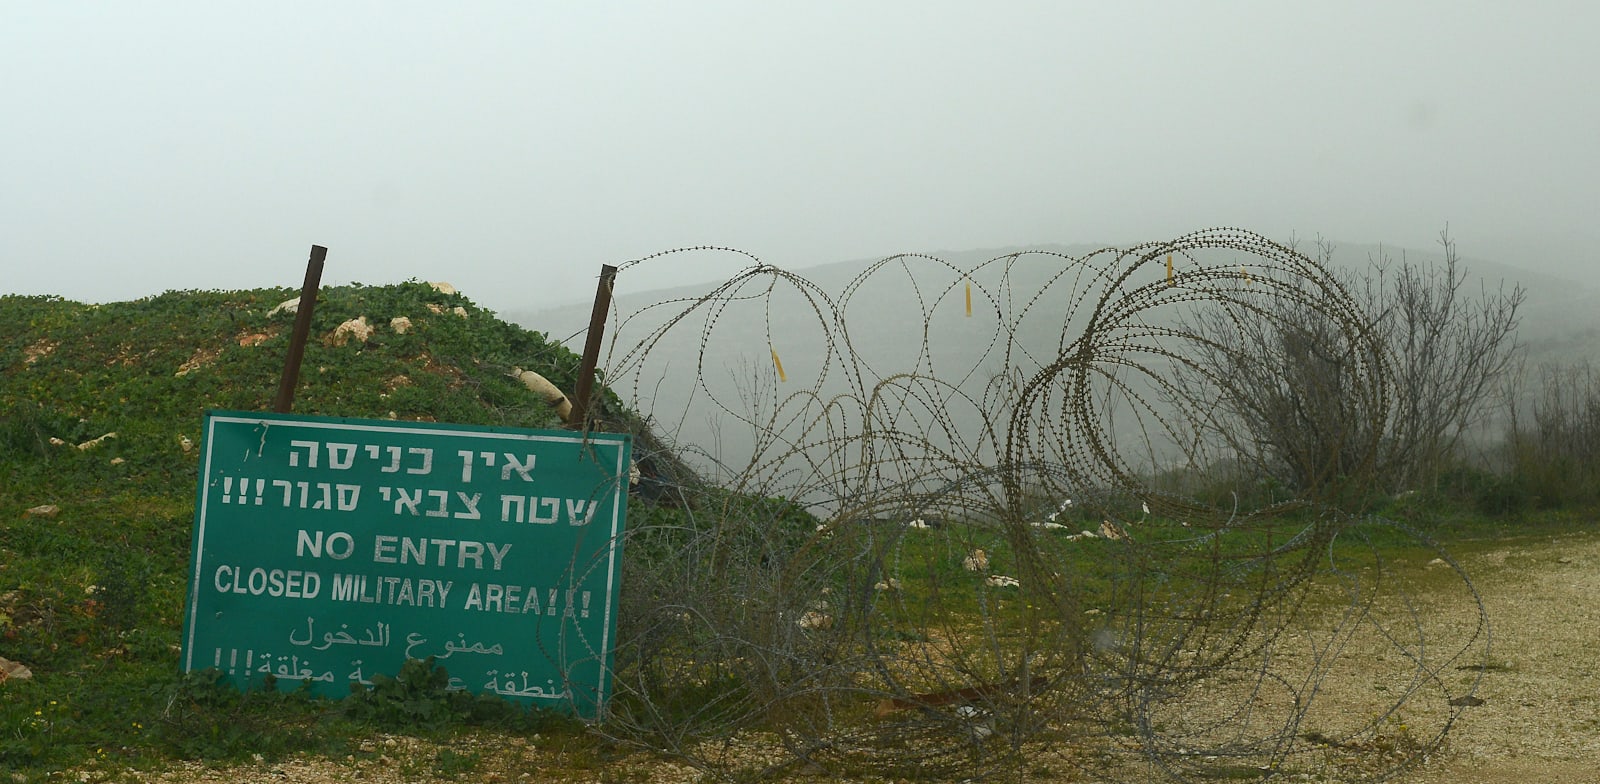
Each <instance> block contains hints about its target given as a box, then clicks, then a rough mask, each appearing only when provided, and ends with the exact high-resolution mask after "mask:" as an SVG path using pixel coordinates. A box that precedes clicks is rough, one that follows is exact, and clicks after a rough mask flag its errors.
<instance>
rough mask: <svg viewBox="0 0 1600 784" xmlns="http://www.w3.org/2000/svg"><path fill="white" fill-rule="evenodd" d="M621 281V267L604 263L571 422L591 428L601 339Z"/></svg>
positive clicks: (579, 369)
mask: <svg viewBox="0 0 1600 784" xmlns="http://www.w3.org/2000/svg"><path fill="white" fill-rule="evenodd" d="M616 283H617V268H616V267H613V266H611V265H610V264H603V265H601V266H600V285H599V287H597V288H596V289H595V292H594V310H592V311H590V313H589V336H588V338H587V339H585V340H584V342H583V364H581V365H579V366H578V378H577V387H578V388H577V389H576V390H575V391H574V394H573V396H572V419H571V421H570V423H569V424H571V425H572V426H573V427H576V428H578V429H580V430H588V429H589V408H590V405H589V404H590V403H591V402H592V400H591V398H592V397H593V395H594V369H595V366H596V365H598V364H599V363H600V341H601V339H602V338H604V337H605V334H606V314H607V313H610V312H611V289H612V288H613V287H615V286H616Z"/></svg>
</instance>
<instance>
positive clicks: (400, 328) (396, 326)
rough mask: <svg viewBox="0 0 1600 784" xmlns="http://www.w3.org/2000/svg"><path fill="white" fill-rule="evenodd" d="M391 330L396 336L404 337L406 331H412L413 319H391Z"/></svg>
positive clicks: (397, 317)
mask: <svg viewBox="0 0 1600 784" xmlns="http://www.w3.org/2000/svg"><path fill="white" fill-rule="evenodd" d="M389 329H392V330H394V332H395V334H396V335H404V334H406V330H409V329H411V319H408V318H406V317H405V316H395V317H394V318H392V319H389Z"/></svg>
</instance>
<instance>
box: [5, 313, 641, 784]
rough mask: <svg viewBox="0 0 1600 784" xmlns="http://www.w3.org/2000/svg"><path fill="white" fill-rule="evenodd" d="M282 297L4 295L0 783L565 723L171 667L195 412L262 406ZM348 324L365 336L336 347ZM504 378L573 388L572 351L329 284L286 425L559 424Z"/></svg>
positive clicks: (392, 687) (471, 702) (189, 513)
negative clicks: (10, 671) (8, 777)
mask: <svg viewBox="0 0 1600 784" xmlns="http://www.w3.org/2000/svg"><path fill="white" fill-rule="evenodd" d="M296 293H297V292H295V291H292V290H289V289H261V290H254V291H233V292H222V291H199V292H194V291H191V292H168V293H166V294H162V295H160V296H156V297H151V298H148V299H143V300H138V301H135V302H122V303H109V304H105V305H84V304H80V303H75V302H68V301H65V300H62V299H59V298H55V297H16V296H6V297H0V657H4V658H6V659H10V660H12V661H15V662H19V663H21V664H24V665H26V666H27V667H29V668H30V669H31V670H32V672H33V676H34V677H33V678H32V679H31V680H11V681H7V682H4V683H3V684H0V692H3V698H0V769H4V770H8V771H17V772H19V773H23V774H26V773H29V772H43V771H48V770H59V769H62V768H67V767H81V766H89V767H95V766H104V767H106V768H107V769H118V768H123V767H128V766H132V767H141V766H146V765H150V764H155V763H157V762H158V761H160V760H163V759H168V758H173V757H179V758H205V759H250V758H252V757H253V755H257V754H261V755H266V756H268V757H273V756H277V755H281V754H284V753H288V752H292V751H297V750H312V751H322V752H326V753H329V754H338V755H340V756H343V755H345V754H347V753H351V749H352V748H354V747H355V746H356V745H358V741H359V739H360V738H363V737H366V736H368V735H370V734H371V733H372V732H373V731H374V730H375V729H385V728H397V727H404V728H406V729H407V730H408V731H410V732H417V733H434V734H437V733H449V732H455V731H458V730H459V728H461V727H465V726H514V727H535V726H540V727H559V726H566V723H565V722H564V720H559V719H555V718H552V717H547V716H540V715H530V714H527V713H523V712H520V711H516V710H512V709H509V708H507V707H506V706H505V704H504V703H502V702H500V701H498V700H489V701H484V700H478V699H476V698H472V697H469V696H468V695H465V694H461V693H454V692H446V691H444V689H443V688H442V686H441V683H442V682H443V681H441V680H440V678H441V676H442V674H443V670H442V669H438V668H433V667H432V666H431V664H429V665H424V663H421V662H417V663H414V664H415V665H416V668H415V669H411V670H408V671H406V672H403V673H401V674H400V677H399V678H398V679H385V680H382V681H380V682H378V683H377V684H376V685H375V686H374V687H373V688H372V689H371V690H370V691H368V692H364V693H360V694H356V695H353V696H352V697H351V698H349V699H347V700H345V701H344V702H342V703H340V702H329V701H326V700H315V699H311V698H309V697H307V696H305V695H302V694H297V693H295V692H294V691H292V690H291V689H289V688H287V687H285V688H283V689H281V690H272V691H266V692H252V693H249V694H240V693H237V692H235V691H233V690H231V689H229V688H225V687H219V686H218V685H217V683H216V677H215V675H214V673H208V672H196V673H190V674H188V675H180V674H179V673H178V671H177V669H178V668H177V661H178V645H179V631H180V627H181V617H182V612H183V601H184V593H185V587H186V584H187V576H186V574H185V571H186V569H187V567H188V564H189V562H190V553H189V548H190V527H191V522H192V519H193V513H194V496H195V484H194V483H195V473H196V470H197V466H196V464H197V460H198V454H199V452H200V449H199V447H200V444H199V441H200V437H201V436H200V427H201V418H202V413H203V412H204V411H205V410H207V409H213V408H216V409H235V410H247V411H248V410H266V409H268V408H269V407H270V404H271V401H272V399H273V396H274V395H275V393H276V391H277V386H278V379H279V376H280V373H281V372H282V369H283V362H284V357H285V355H286V354H287V348H288V343H289V335H290V333H291V332H292V327H293V322H294V316H293V314H291V313H288V312H279V313H277V314H272V315H269V312H270V311H271V310H272V309H273V308H274V306H276V305H278V304H279V303H281V302H284V301H286V300H289V299H291V298H294V297H295V295H296ZM458 308H459V310H457V309H458ZM463 314H464V315H463ZM363 316H364V317H365V318H366V321H367V323H368V324H370V325H372V326H373V327H374V332H373V333H372V335H371V336H370V337H369V338H368V339H367V340H365V341H362V340H359V339H352V340H349V341H348V342H345V343H343V344H339V343H338V342H337V341H335V340H334V339H333V338H332V335H333V333H334V332H335V329H336V328H337V327H338V326H339V325H340V324H341V323H343V322H345V321H347V320H350V319H355V318H358V317H363ZM399 317H404V318H407V319H409V320H410V326H409V328H408V329H405V331H404V332H402V331H401V330H399V329H396V328H395V327H394V326H392V325H391V319H396V318H399ZM519 366H520V367H522V368H526V369H533V370H536V371H537V372H539V373H541V374H543V375H545V376H546V377H547V378H549V379H550V380H551V381H553V382H554V383H555V384H556V385H557V386H558V387H561V388H564V389H571V388H572V381H573V377H574V375H575V374H576V371H577V366H578V357H577V356H576V355H574V354H572V353H571V352H570V351H568V350H566V349H565V348H563V347H562V346H560V345H558V344H556V343H553V342H550V341H548V340H547V339H546V338H545V336H543V335H541V334H539V333H535V332H530V331H528V330H525V329H522V328H520V327H517V326H515V325H511V324H507V323H505V322H503V321H500V320H499V319H497V318H494V316H493V314H492V313H489V312H487V311H484V310H481V309H479V308H478V307H476V306H475V305H474V304H473V303H472V302H471V301H470V300H468V299H466V298H465V297H462V296H459V295H456V294H443V293H440V292H438V291H436V290H435V289H434V288H433V287H431V286H429V285H428V284H425V283H418V282H410V283H403V284H399V285H392V286H362V285H359V284H358V285H351V286H341V287H334V288H327V289H324V290H323V291H322V292H321V296H320V299H319V302H318V305H317V309H316V311H315V316H314V319H313V321H312V328H311V340H310V342H309V345H308V346H307V348H306V353H305V360H304V364H303V366H302V369H301V373H300V384H299V385H298V387H297V394H296V400H295V410H296V411H297V412H299V413H306V414H318V415H328V416H351V417H368V418H396V419H402V420H422V421H448V422H456V423H465V424H478V425H492V426H510V427H553V426H556V425H557V424H558V420H557V417H556V415H555V414H554V413H553V412H552V411H551V410H550V409H549V408H548V407H547V406H546V405H545V404H544V403H543V401H541V400H539V399H538V398H537V396H535V395H532V394H529V393H528V392H527V391H526V390H525V389H524V388H523V387H522V386H521V384H520V383H519V382H518V381H517V380H515V379H512V378H510V377H509V376H508V373H509V372H510V370H511V369H512V368H513V367H519ZM607 402H608V403H610V404H612V405H613V406H614V398H611V399H608V401H607ZM110 434H114V435H110ZM96 439H99V440H98V442H97V443H95V444H94V445H91V446H85V447H83V448H80V447H79V445H81V444H86V443H88V442H91V441H95V440H96ZM41 507H44V508H41ZM52 507H53V508H52ZM30 510H36V511H30ZM574 731H575V730H574ZM471 763H472V759H471V755H454V756H451V757H450V758H449V759H443V758H441V759H440V760H438V764H437V767H438V768H439V769H440V770H441V771H445V772H448V771H450V770H466V769H468V768H470V766H471Z"/></svg>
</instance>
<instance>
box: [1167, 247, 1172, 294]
mask: <svg viewBox="0 0 1600 784" xmlns="http://www.w3.org/2000/svg"><path fill="white" fill-rule="evenodd" d="M1167 285H1168V286H1171V285H1172V254H1171V253H1168V254H1167Z"/></svg>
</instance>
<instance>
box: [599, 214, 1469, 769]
mask: <svg viewBox="0 0 1600 784" xmlns="http://www.w3.org/2000/svg"><path fill="white" fill-rule="evenodd" d="M706 253H711V254H720V255H723V256H730V255H731V256H734V257H742V258H743V260H744V261H748V262H750V263H751V266H749V267H747V268H746V269H744V270H743V271H742V272H740V273H738V274H737V275H735V276H733V277H732V278H730V279H729V280H728V281H727V282H725V283H723V284H722V285H720V286H717V287H715V288H713V289H712V290H710V291H709V292H707V293H705V294H704V295H700V296H695V297H690V298H685V299H678V300H672V301H667V302H658V303H653V304H651V305H649V306H647V307H644V308H640V309H638V310H636V311H631V312H622V311H621V310H620V309H619V310H616V311H614V312H613V313H612V314H611V320H610V322H611V323H610V325H609V327H608V346H609V353H608V355H607V357H606V358H605V362H604V367H605V369H606V370H605V372H606V380H607V383H608V384H609V386H610V387H611V388H612V389H613V390H614V391H616V392H617V393H618V394H619V395H622V396H623V398H624V400H625V402H627V403H628V404H629V405H630V406H631V407H632V408H633V409H634V410H635V411H638V412H641V413H643V414H644V415H645V425H646V427H645V428H642V429H641V434H644V435H646V436H647V437H646V438H645V439H644V440H642V441H641V442H640V443H639V444H638V445H636V453H637V454H636V457H638V458H639V462H640V464H641V467H642V469H643V473H644V477H643V479H642V481H641V483H640V489H639V496H640V497H639V498H638V499H637V500H636V501H635V503H634V505H633V508H632V510H631V511H630V520H629V527H630V531H629V533H628V534H627V539H626V542H625V545H624V553H625V554H626V557H627V562H626V566H625V567H624V582H623V593H622V598H621V605H620V610H619V632H618V645H617V649H616V654H615V662H614V667H613V669H614V689H615V695H616V697H615V699H614V700H613V702H612V706H611V712H610V715H609V717H608V719H607V721H605V722H604V723H603V724H601V725H599V727H598V731H600V732H602V733H605V734H607V735H608V736H610V737H612V738H615V739H617V740H620V741H624V742H628V743H632V744H636V745H638V746H641V747H645V748H649V749H653V750H656V751H661V752H666V753H669V754H673V755H676V756H679V757H681V758H683V759H684V760H687V761H689V762H690V763H692V764H694V765H696V766H698V767H700V768H702V769H703V770H705V771H707V772H709V773H712V774H716V775H718V776H722V777H727V778H745V777H749V776H752V775H762V776H771V775H776V774H782V773H788V772H802V771H808V770H809V771H815V770H821V771H827V772H830V773H836V774H855V773H869V772H870V773H874V774H878V775H883V776H904V777H926V778H952V779H959V778H973V777H978V776H991V775H999V776H1008V777H1013V778H1018V779H1023V778H1030V777H1035V778H1051V777H1052V776H1061V775H1065V774H1068V773H1069V772H1075V773H1079V774H1084V775H1093V776H1095V777H1098V778H1100V779H1102V780H1126V781H1142V780H1146V779H1147V778H1148V777H1149V776H1150V775H1152V774H1153V773H1161V774H1164V775H1166V776H1168V777H1170V778H1171V779H1173V780H1179V781H1192V780H1201V779H1211V778H1216V777H1218V776H1256V775H1266V774H1272V773H1295V772H1300V773H1310V774H1316V775H1318V776H1322V777H1331V778H1336V779H1345V780H1360V781H1376V780H1381V779H1383V778H1385V777H1388V776H1390V775H1392V774H1393V773H1395V772H1397V771H1398V770H1400V769H1402V768H1403V767H1404V766H1405V765H1406V764H1409V763H1411V762H1414V761H1416V760H1419V759H1421V758H1422V757H1423V756H1424V755H1426V754H1427V753H1429V752H1430V751H1431V750H1432V749H1433V748H1435V747H1436V746H1437V745H1438V744H1439V743H1440V741H1441V740H1442V739H1443V738H1444V736H1445V734H1446V733H1447V732H1448V730H1449V728H1450V726H1451V724H1452V723H1453V722H1454V721H1456V720H1457V718H1458V717H1459V716H1460V715H1461V712H1462V710H1463V709H1464V708H1463V705H1464V704H1465V703H1468V702H1470V700H1467V699H1464V698H1467V697H1470V695H1471V694H1472V692H1473V690H1474V689H1475V688H1476V686H1477V680H1478V679H1479V678H1481V677H1482V670H1483V666H1482V665H1483V663H1484V661H1485V659H1486V656H1487V651H1488V644H1489V636H1488V625H1487V618H1486V615H1485V612H1484V608H1483V604H1482V602H1481V600H1480V599H1479V597H1478V594H1477V591H1476V589H1475V588H1474V587H1473V585H1472V583H1471V581H1470V580H1469V579H1468V578H1467V576H1466V574H1465V572H1464V571H1463V570H1462V569H1461V568H1460V567H1459V566H1458V565H1457V564H1456V563H1455V562H1453V561H1451V560H1450V559H1449V557H1448V556H1447V555H1446V554H1445V553H1444V552H1443V550H1442V548H1439V547H1438V546H1437V545H1436V544H1435V543H1434V542H1432V541H1431V540H1429V539H1427V537H1425V536H1423V535H1421V534H1420V533H1419V532H1416V531H1414V530H1411V529H1408V528H1405V527H1403V526H1400V525H1398V524H1396V523H1394V522H1391V521H1388V520H1384V519H1381V518H1379V517H1376V516H1373V515H1370V514H1367V513H1366V511H1365V509H1364V508H1363V506H1362V504H1361V503H1360V501H1359V499H1361V498H1362V497H1363V493H1364V492H1366V491H1367V489H1369V488H1370V487H1371V486H1372V482H1371V481H1370V479H1371V476H1370V472H1371V471H1372V470H1374V469H1373V466H1374V465H1375V464H1376V460H1375V457H1374V455H1375V453H1376V451H1377V449H1378V448H1379V444H1380V439H1381V437H1382V436H1381V434H1382V433H1383V432H1384V423H1385V418H1386V417H1387V416H1388V405H1389V402H1388V396H1389V385H1390V382H1389V376H1388V374H1389V370H1388V366H1387V359H1386V355H1385V353H1384V349H1383V347H1382V345H1381V343H1379V342H1378V341H1377V340H1376V339H1375V338H1374V337H1373V335H1372V333H1371V329H1370V325H1369V324H1368V323H1367V321H1366V320H1365V317H1364V316H1363V311H1362V309H1361V308H1360V307H1359V306H1358V305H1357V303H1356V302H1354V301H1353V300H1352V298H1351V296H1350V294H1349V293H1348V292H1346V291H1345V290H1344V289H1343V288H1342V287H1341V286H1340V285H1339V283H1338V281H1337V280H1335V278H1334V277H1333V276H1332V275H1331V274H1330V273H1329V272H1328V270H1326V269H1325V268H1324V267H1322V266H1320V265H1319V264H1318V263H1316V262H1313V261H1312V260H1310V259H1308V258H1307V257H1305V256H1304V255H1302V254H1300V253H1298V252H1296V251H1294V250H1293V249H1291V248H1288V247H1285V246H1283V245H1280V244H1278V243H1275V242H1272V241H1270V240H1267V239H1265V238H1263V237H1260V236H1258V235H1256V234H1253V233H1250V232H1246V231H1242V230H1238V229H1212V230H1207V231H1202V232H1197V233H1194V234H1190V235H1186V236H1184V237H1180V238H1178V239H1175V240H1172V241H1169V242H1161V243H1150V244H1145V245H1139V246H1136V247H1133V248H1128V249H1123V250H1118V249H1106V250H1102V251H1098V252H1095V253H1090V254H1088V255H1085V256H1080V257H1075V256H1070V255H1066V254H1062V253H1053V252H1020V253H1013V254H1007V255H1004V256H1000V257H997V258H994V259H990V260H988V261H986V262H983V263H980V264H976V265H973V266H970V267H964V266H958V265H955V264H952V263H949V262H946V261H944V260H941V259H939V258H936V257H933V256H926V255H918V254H907V255H901V256H893V257H889V258H885V259H882V260H880V261H878V262H875V263H873V264H870V265H868V266H867V268H866V269H865V270H863V271H861V272H859V274H857V275H855V276H854V277H853V278H852V279H851V280H849V282H848V283H847V284H845V285H844V286H843V287H842V288H840V289H838V290H837V291H836V292H830V291H829V290H827V289H826V288H825V286H824V285H823V284H822V283H819V282H817V281H813V280H808V279H807V278H805V277H802V276H800V275H797V274H795V273H791V272H787V271H785V270H782V269H779V268H777V267H774V266H772V265H769V264H766V263H764V262H762V261H760V260H759V259H758V258H756V257H754V256H752V255H749V254H745V253H743V252H742V251H737V250H732V249H725V248H693V249H683V250H679V251H669V252H665V253H661V254H656V255H655V256H652V257H648V258H646V259H641V260H638V261H636V262H632V263H630V264H628V265H623V266H622V268H621V272H622V273H626V272H627V271H628V270H629V269H631V268H632V267H634V266H637V265H640V264H646V263H658V262H659V263H670V262H672V261H673V260H675V259H677V258H678V257H681V256H684V255H692V254H706ZM621 280H623V278H619V281H621ZM620 287H621V283H619V288H620ZM1195 325H1209V326H1207V327H1206V328H1199V327H1197V326H1195ZM1218 325H1225V328H1224V329H1221V330H1219V329H1218ZM1228 325H1231V326H1228ZM1308 325H1309V326H1308ZM1313 328H1314V329H1313ZM1229 329H1232V330H1234V332H1232V333H1229V332H1228V330H1229ZM1306 330H1311V331H1309V332H1308V331H1306ZM1262 334H1270V335H1273V336H1276V337H1275V338H1274V339H1273V340H1268V341H1266V342H1265V343H1263V342H1262V341H1261V340H1260V339H1259V338H1260V336H1261V335H1262ZM1296 335H1312V336H1314V338H1315V339H1314V340H1310V341H1309V343H1310V346H1309V348H1310V350H1311V351H1312V353H1311V354H1308V353H1307V350H1306V347H1304V346H1301V345H1300V344H1297V343H1295V342H1294V339H1293V338H1294V336H1296ZM1251 338H1254V340H1252V339H1251ZM1274 341H1275V342H1274ZM1296 351H1298V352H1299V353H1294V352H1296ZM1307 356H1312V357H1313V358H1312V359H1310V360H1307V359H1306V357H1307ZM1241 380H1244V381H1247V382H1248V383H1249V384H1250V385H1253V386H1254V385H1261V386H1263V387H1270V388H1272V389H1274V390H1277V392H1278V393H1280V394H1279V397H1281V398H1283V399H1286V400H1289V401H1290V402H1291V403H1292V404H1293V407H1295V410H1293V411H1291V413H1290V414H1288V415H1289V416H1291V417H1299V419H1296V420H1294V421H1301V422H1302V423H1303V424H1306V426H1308V427H1321V428H1322V429H1321V430H1318V431H1317V435H1318V440H1317V442H1316V443H1317V446H1316V449H1314V450H1303V451H1305V452H1306V453H1307V454H1291V455H1287V456H1281V455H1280V457H1281V459H1283V460H1286V461H1289V462H1296V461H1298V462H1297V463H1296V466H1295V468H1296V470H1297V471H1298V473H1296V474H1295V476H1299V477H1301V478H1302V479H1304V481H1303V482H1302V483H1301V484H1300V486H1298V487H1284V486H1281V485H1273V484H1272V483H1271V482H1269V481H1264V480H1263V476H1264V474H1263V471H1262V470H1261V469H1262V468H1263V467H1262V466H1261V465H1260V464H1259V463H1260V460H1261V459H1262V458H1261V457H1260V454H1262V453H1260V452H1251V451H1250V450H1248V449H1241V444H1240V439H1241V422H1240V417H1241V416H1244V415H1247V414H1248V413H1249V411H1247V410H1246V408H1245V407H1246V406H1247V405H1248V404H1249V403H1250V401H1249V400H1248V399H1245V398H1241V397H1240V396H1239V395H1237V393H1236V389H1237V387H1238V385H1239V384H1240V383H1241ZM1231 391H1232V392H1233V394H1232V395H1231V396H1230V392H1231ZM1330 400H1331V401H1333V403H1332V404H1331V405H1332V406H1333V407H1332V408H1331V409H1328V408H1327V406H1328V405H1330V404H1329V401H1330ZM1319 406H1321V407H1322V408H1320V409H1319V408H1318V407H1319ZM1319 411H1320V413H1319ZM1328 411H1331V412H1332V414H1331V415H1330V414H1328ZM1308 412H1309V413H1308ZM1256 413H1260V412H1256ZM1319 417H1320V419H1319ZM1325 420H1326V421H1325ZM1328 422H1333V423H1334V425H1333V427H1332V429H1329V428H1328V427H1324V425H1326V424H1327V423H1328ZM1308 455H1309V457H1308ZM1252 461H1254V462H1252ZM1300 463H1303V465H1300ZM1352 499H1354V500H1352ZM1396 558H1399V559H1402V560H1405V559H1410V558H1421V559H1424V561H1427V560H1429V559H1433V560H1434V565H1433V566H1432V567H1429V571H1428V572H1427V573H1428V574H1429V575H1441V574H1446V573H1447V574H1448V578H1434V579H1430V580H1429V581H1428V583H1427V585H1426V586H1425V587H1426V590H1425V591H1423V590H1419V588H1418V586H1416V585H1413V584H1412V583H1411V582H1410V578H1409V577H1406V576H1405V575H1410V574H1413V573H1415V572H1417V570H1416V569H1411V570H1409V571H1407V570H1400V571H1397V570H1395V569H1394V568H1393V564H1392V563H1391V561H1392V560H1394V559H1396ZM1350 684H1360V685H1350Z"/></svg>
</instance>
